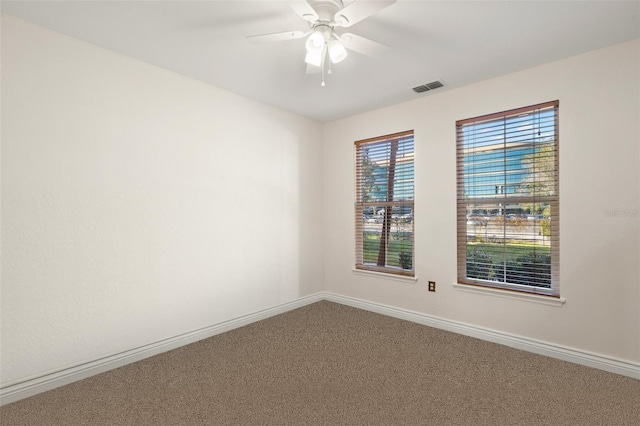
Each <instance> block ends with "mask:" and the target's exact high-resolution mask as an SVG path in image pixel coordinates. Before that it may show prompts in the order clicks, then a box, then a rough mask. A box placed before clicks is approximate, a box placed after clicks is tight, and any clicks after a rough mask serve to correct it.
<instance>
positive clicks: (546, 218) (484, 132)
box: [456, 101, 559, 297]
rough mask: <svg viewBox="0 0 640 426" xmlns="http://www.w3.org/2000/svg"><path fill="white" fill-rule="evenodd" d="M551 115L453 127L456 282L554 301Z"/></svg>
mask: <svg viewBox="0 0 640 426" xmlns="http://www.w3.org/2000/svg"><path fill="white" fill-rule="evenodd" d="M558 107H559V103H558V101H554V102H548V103H544V104H539V105H533V106H529V107H525V108H520V109H516V110H512V111H506V112H502V113H497V114H491V115H487V116H483V117H477V118H471V119H467V120H461V121H458V122H456V129H457V176H458V213H457V215H458V282H460V283H462V284H471V285H479V286H486V287H496V288H502V289H508V290H516V291H523V292H530V293H537V294H543V295H548V296H555V297H559V288H558V276H559V265H558V263H559V253H558V251H559V245H558V243H559V229H558V222H559V220H558V217H559V211H558V206H559V195H558Z"/></svg>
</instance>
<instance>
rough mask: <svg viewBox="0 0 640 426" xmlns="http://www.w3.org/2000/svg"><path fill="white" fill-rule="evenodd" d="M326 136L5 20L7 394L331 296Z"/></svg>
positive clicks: (222, 94)
mask: <svg viewBox="0 0 640 426" xmlns="http://www.w3.org/2000/svg"><path fill="white" fill-rule="evenodd" d="M320 134H321V126H320V125H319V124H317V123H314V122H312V121H309V120H306V119H303V118H300V117H297V116H295V115H292V114H289V113H285V112H282V111H280V110H277V109H275V108H271V107H267V106H265V105H262V104H259V103H257V102H253V101H250V100H248V99H245V98H243V97H240V96H237V95H234V94H231V93H229V92H226V91H223V90H219V89H217V88H215V87H211V86H208V85H205V84H202V83H199V82H196V81H193V80H190V79H187V78H184V77H182V76H179V75H176V74H173V73H170V72H167V71H164V70H161V69H158V68H156V67H153V66H150V65H147V64H144V63H141V62H138V61H135V60H132V59H130V58H127V57H124V56H121V55H117V54H115V53H112V52H109V51H107V50H104V49H101V48H98V47H96V46H93V45H90V44H87V43H84V42H80V41H78V40H74V39H71V38H68V37H66V36H62V35H60V34H57V33H54V32H51V31H48V30H45V29H43V28H40V27H37V26H34V25H32V24H28V23H26V22H23V21H20V20H17V19H15V18H11V17H8V16H4V17H3V18H2V292H1V296H2V306H1V308H2V352H1V356H2V384H3V385H6V384H7V383H9V382H12V381H15V380H19V379H24V378H26V377H28V376H31V375H39V374H42V373H44V372H47V371H50V370H55V369H59V368H62V367H67V366H70V365H76V364H78V363H81V362H86V361H89V360H93V359H96V358H98V357H101V356H105V355H109V354H114V353H118V352H120V351H123V350H128V349H132V348H135V347H138V346H141V345H144V344H148V343H151V342H155V341H158V340H160V339H164V338H168V337H172V336H176V335H179V334H181V333H184V332H189V331H193V330H196V329H198V328H201V327H204V326H208V325H212V324H216V323H219V322H221V321H225V320H228V319H231V318H236V317H238V316H240V315H243V314H247V313H251V312H255V311H257V310H260V309H264V308H268V307H272V306H274V305H277V304H279V303H283V302H286V301H290V300H294V299H296V298H298V297H300V296H303V295H306V294H311V293H315V292H317V291H319V290H321V289H322V266H321V262H322V234H321V227H320V226H319V223H320V221H321V208H322V206H321V198H322V197H321V193H322V187H321V185H322V179H321V176H320V173H321V172H322V168H321V163H320V161H321V158H322V155H321V141H320Z"/></svg>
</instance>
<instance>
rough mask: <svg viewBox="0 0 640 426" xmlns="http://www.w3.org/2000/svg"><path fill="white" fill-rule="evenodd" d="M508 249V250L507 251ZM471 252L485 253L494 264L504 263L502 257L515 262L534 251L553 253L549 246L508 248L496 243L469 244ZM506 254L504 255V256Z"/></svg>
mask: <svg viewBox="0 0 640 426" xmlns="http://www.w3.org/2000/svg"><path fill="white" fill-rule="evenodd" d="M505 248H506V250H505ZM470 250H474V251H483V252H485V253H487V254H488V255H489V256H491V258H492V259H493V261H494V263H502V256H503V255H504V256H506V260H507V261H509V260H515V259H517V258H519V257H521V256H524V255H528V254H532V253H533V252H534V251H535V252H536V253H538V254H545V255H548V254H550V253H551V248H550V247H549V246H543V245H540V244H531V243H507V244H506V246H503V245H502V244H496V243H476V242H468V243H467V252H468V251H470ZM503 253H504V254H503Z"/></svg>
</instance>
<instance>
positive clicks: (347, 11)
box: [334, 0, 396, 27]
mask: <svg viewBox="0 0 640 426" xmlns="http://www.w3.org/2000/svg"><path fill="white" fill-rule="evenodd" d="M395 2H396V0H384V1H382V0H381V1H378V0H376V1H363V0H360V1H358V0H354V2H353V3H351V4H350V5H349V6H347V7H345V8H344V9H342V10H341V11H339V12H338V13H336V16H335V18H334V21H335V22H336V24H337V25H338V26H340V27H350V26H352V25H353V24H356V23H358V22H360V21H362V20H363V19H366V18H368V17H369V16H371V15H373V14H374V13H376V12H378V11H380V10H382V9H384V8H385V7H388V6H391V5H392V4H393V3H395Z"/></svg>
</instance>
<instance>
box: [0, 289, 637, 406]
mask: <svg viewBox="0 0 640 426" xmlns="http://www.w3.org/2000/svg"><path fill="white" fill-rule="evenodd" d="M322 300H327V301H330V302H335V303H340V304H342V305H347V306H352V307H354V308H360V309H363V310H366V311H370V312H375V313H378V314H382V315H387V316H390V317H394V318H398V319H403V320H407V321H411V322H415V323H418V324H423V325H426V326H429V327H434V328H439V329H442V330H447V331H451V332H453V333H458V334H463V335H465V336H470V337H475V338H478V339H482V340H486V341H489V342H494V343H498V344H502V345H505V346H509V347H512V348H516V349H521V350H524V351H528V352H533V353H536V354H540V355H545V356H548V357H551V358H556V359H561V360H564V361H569V362H573V363H576V364H580V365H585V366H588V367H593V368H598V369H600V370H604V371H609V372H611V373H616V374H621V375H623V376H628V377H632V378H635V379H640V364H636V363H632V362H628V361H623V360H618V359H614V358H610V357H606V356H602V355H598V354H593V353H589V352H585V351H580V350H577V349H573V348H567V347H564V346H560V345H555V344H551V343H546V342H541V341H537V340H533V339H528V338H525V337H521V336H516V335H512V334H508V333H503V332H501V331H496V330H490V329H487V328H483V327H478V326H475V325H470V324H465V323H461V322H457V321H451V320H448V319H444V318H439V317H435V316H432V315H427V314H423V313H420V312H414V311H409V310H406V309H402V308H396V307H393V306H388V305H383V304H379V303H374V302H369V301H366V300H362V299H356V298H353V297H348V296H341V295H339V294H335V293H329V292H320V293H315V294H312V295H310V296H305V297H302V298H300V299H297V300H294V301H291V302H288V303H283V304H281V305H277V306H274V307H272V308H269V309H264V310H261V311H258V312H254V313H252V314H248V315H244V316H241V317H239V318H235V319H232V320H229V321H224V322H222V323H219V324H215V325H212V326H209V327H205V328H202V329H199V330H195V331H192V332H189V333H184V334H181V335H179V336H174V337H171V338H168V339H165V340H161V341H158V342H154V343H151V344H149V345H145V346H141V347H139V348H134V349H131V350H128V351H124V352H121V353H117V354H113V355H109V356H106V357H103V358H100V359H95V360H91V361H87V362H85V363H81V364H78V365H75V366H71V367H68V368H64V369H61V370H57V371H51V372H46V373H43V374H39V375H37V376H32V377H26V378H23V379H21V380H17V381H13V382H10V383H7V384H5V385H3V386H2V388H0V405H5V404H9V403H12V402H15V401H18V400H20V399H24V398H28V397H30V396H33V395H36V394H39V393H41V392H45V391H48V390H51V389H55V388H57V387H60V386H63V385H66V384H69V383H73V382H76V381H78V380H82V379H86V378H87V377H91V376H94V375H96V374H99V373H103V372H105V371H109V370H113V369H114V368H118V367H122V366H124V365H127V364H131V363H133V362H136V361H141V360H143V359H145V358H148V357H150V356H153V355H157V354H159V353H162V352H167V351H170V350H172V349H176V348H178V347H181V346H184V345H188V344H190V343H194V342H197V341H199V340H202V339H206V338H208V337H212V336H215V335H217V334H221V333H224V332H227V331H230V330H233V329H236V328H239V327H243V326H245V325H249V324H251V323H254V322H257V321H261V320H263V319H267V318H269V317H272V316H275V315H279V314H282V313H285V312H288V311H291V310H293V309H297V308H301V307H303V306H306V305H309V304H312V303H315V302H320V301H322Z"/></svg>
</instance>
